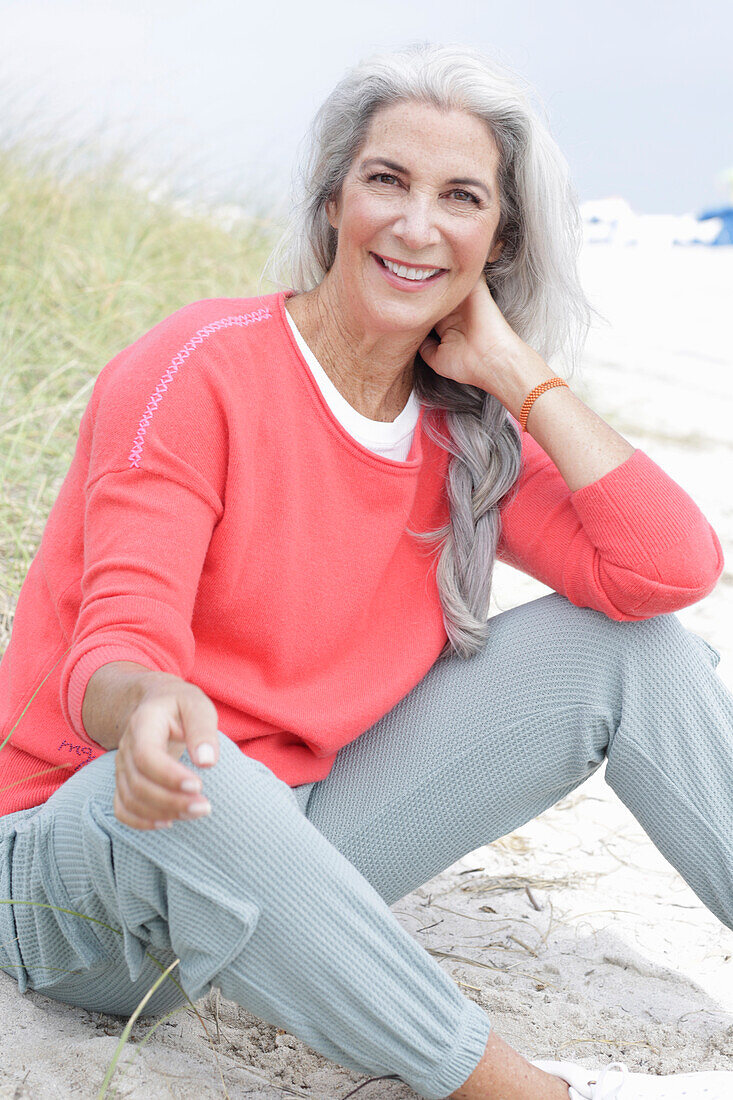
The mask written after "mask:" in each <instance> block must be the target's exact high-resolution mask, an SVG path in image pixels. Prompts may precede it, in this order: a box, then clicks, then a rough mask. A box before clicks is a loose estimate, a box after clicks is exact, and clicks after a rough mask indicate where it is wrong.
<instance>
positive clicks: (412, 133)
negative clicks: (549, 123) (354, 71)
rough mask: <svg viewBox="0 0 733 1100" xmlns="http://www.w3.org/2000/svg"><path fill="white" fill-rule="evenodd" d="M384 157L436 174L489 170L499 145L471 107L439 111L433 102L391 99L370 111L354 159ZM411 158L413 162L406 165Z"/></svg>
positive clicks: (496, 158)
mask: <svg viewBox="0 0 733 1100" xmlns="http://www.w3.org/2000/svg"><path fill="white" fill-rule="evenodd" d="M367 156H369V157H373V156H377V157H378V156H384V157H387V158H388V159H390V160H395V161H399V163H400V164H404V165H405V167H406V168H409V169H411V170H413V169H414V170H415V171H417V170H418V168H419V169H424V168H427V169H433V170H435V171H436V173H437V174H440V175H443V174H446V173H447V174H448V175H457V174H459V171H460V172H462V173H464V174H468V172H469V169H470V170H472V171H475V170H478V169H481V170H483V171H484V172H490V173H493V172H495V171H496V169H497V167H498V164H499V148H498V146H497V144H496V142H495V140H494V137H493V135H492V133H491V129H490V127H489V125H488V123H487V122H485V121H484V120H483V119H482V118H478V117H477V116H476V115H473V114H471V113H470V112H469V111H464V110H459V109H451V110H449V111H445V110H442V109H440V108H438V107H435V106H433V104H432V103H417V102H413V101H407V102H401V103H392V104H390V105H389V106H387V107H382V108H380V109H379V110H378V111H377V112H376V113H375V114H374V115H372V118H371V121H370V123H369V128H368V130H367V135H366V139H365V141H364V143H363V144H362V147H361V149H360V150H359V154H358V156H357V158H356V160H357V162H358V161H361V160H363V159H364V157H367ZM410 158H414V159H415V160H416V162H417V163H416V164H415V165H414V166H413V165H412V164H407V163H406V160H408V159H410Z"/></svg>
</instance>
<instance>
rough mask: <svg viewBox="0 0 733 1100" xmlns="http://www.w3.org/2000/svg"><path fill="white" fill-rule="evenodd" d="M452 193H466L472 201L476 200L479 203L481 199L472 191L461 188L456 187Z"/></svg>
mask: <svg viewBox="0 0 733 1100" xmlns="http://www.w3.org/2000/svg"><path fill="white" fill-rule="evenodd" d="M451 194H452V195H466V196H467V197H468V199H469V200H470V201H471V202H475V203H476V204H477V205H478V202H479V200H478V198H477V197H476V195H474V194H473V192H472V191H461V190H460V189H456V190H455V191H451Z"/></svg>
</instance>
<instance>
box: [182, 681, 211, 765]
mask: <svg viewBox="0 0 733 1100" xmlns="http://www.w3.org/2000/svg"><path fill="white" fill-rule="evenodd" d="M178 714H179V718H180V721H181V726H182V727H183V731H184V733H185V735H186V747H187V749H188V754H189V756H190V757H191V760H192V761H193V763H194V764H196V766H197V767H200V768H204V767H213V765H214V764H216V762H217V760H218V759H219V728H218V726H219V719H218V715H217V713H216V707H215V706H214V704H213V703H212V702H211V699H209V697H208V696H207V695H205V694H204V693H203V692H202V691H195V692H187V693H185V694H181V695H180V696H179V697H178Z"/></svg>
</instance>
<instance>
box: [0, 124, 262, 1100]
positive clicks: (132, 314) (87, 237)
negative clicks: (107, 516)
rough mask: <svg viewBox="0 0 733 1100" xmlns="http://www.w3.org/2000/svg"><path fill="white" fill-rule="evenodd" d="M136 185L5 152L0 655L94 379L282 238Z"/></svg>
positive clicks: (69, 156)
mask: <svg viewBox="0 0 733 1100" xmlns="http://www.w3.org/2000/svg"><path fill="white" fill-rule="evenodd" d="M82 162H86V167H84V168H80V167H79V165H80V164H81V163H82ZM133 173H134V166H133V165H132V164H131V163H130V162H129V160H127V159H125V156H124V155H121V154H118V155H115V156H113V157H111V158H107V159H103V158H101V156H100V155H99V154H98V153H97V152H96V151H95V149H94V148H93V147H86V148H84V147H76V148H71V147H68V146H66V147H64V146H59V145H56V146H55V147H54V146H51V145H49V146H46V147H44V148H43V149H38V148H29V142H28V141H27V140H23V139H22V138H20V139H13V140H10V141H9V140H7V139H6V140H4V141H3V142H2V147H0V231H1V234H2V238H1V239H2V252H1V254H0V349H1V351H0V653H2V652H3V651H4V649H5V647H6V645H7V642H8V640H9V637H10V629H11V625H12V617H13V611H14V608H15V605H16V602H17V598H18V593H19V591H20V587H21V585H22V582H23V579H24V578H25V575H26V573H27V571H28V567H29V565H30V562H31V560H32V558H33V555H34V554H35V552H36V550H37V548H38V544H39V542H40V538H41V535H42V533H43V527H44V524H45V522H46V518H47V516H48V513H49V511H50V508H51V505H52V504H53V501H54V499H55V497H56V495H57V493H58V490H59V488H60V485H61V482H62V480H63V478H64V476H65V474H66V471H67V469H68V467H69V463H70V461H71V457H72V454H73V451H74V446H75V442H76V437H77V432H78V428H79V421H80V419H81V415H82V413H83V411H84V408H85V406H86V403H87V401H88V399H89V396H90V393H91V389H92V386H93V383H94V380H95V378H96V376H97V374H98V373H99V371H100V370H101V369H102V367H103V366H104V365H105V363H107V362H108V361H109V360H110V359H111V358H112V357H113V356H114V355H116V354H117V352H118V351H120V350H121V349H122V348H123V347H125V346H126V345H127V344H130V343H131V342H132V341H133V340H135V339H137V337H138V336H140V335H142V334H143V333H144V332H146V331H147V330H148V329H150V328H151V327H152V326H153V325H154V324H156V323H157V322H158V321H160V320H162V319H163V318H164V317H166V316H167V315H168V314H170V313H173V312H174V311H175V310H177V309H179V308H180V307H181V306H183V305H186V304H187V303H188V302H191V301H195V300H197V299H199V298H211V297H219V296H224V297H238V296H247V295H250V294H256V293H258V291H257V283H258V279H259V275H260V272H261V270H262V267H263V264H264V261H265V259H266V257H267V255H268V253H269V252H270V250H271V248H272V246H273V244H274V241H275V237H276V233H277V231H278V229H279V226H278V225H277V224H276V223H275V222H274V220H270V219H268V218H263V217H260V216H258V215H254V214H253V215H247V216H245V217H244V218H242V219H240V220H237V221H236V222H234V224H232V225H231V227H230V228H225V227H224V225H223V224H222V219H221V218H220V217H218V216H217V214H216V212H215V211H213V210H212V211H208V210H206V209H205V208H201V204H199V205H198V207H197V206H196V205H195V204H192V203H191V202H190V201H188V202H187V201H186V200H182V199H181V198H180V197H179V198H178V199H176V198H175V197H174V196H172V195H171V194H168V197H166V198H163V199H159V198H155V197H153V195H154V194H155V191H154V190H153V192H152V194H151V190H152V189H151V188H150V187H148V188H147V190H143V189H142V188H141V187H139V186H136V185H135V183H134V182H133V179H134V176H133ZM160 190H161V189H160V187H158V188H157V191H158V193H160ZM29 702H30V700H29ZM21 717H22V715H21ZM11 734H12V731H11V733H10V734H9V735H8V737H6V738H5V740H4V741H3V742H2V743H0V751H1V750H2V747H3V745H4V744H5V743H6V742H7V740H8V739H9V737H10V736H11ZM12 900H13V902H15V903H20V904H24V902H23V900H22V899H12ZM76 915H77V916H79V917H80V919H91V918H86V917H84V916H83V914H81V913H79V914H76ZM114 931H117V932H119V930H118V929H114ZM120 934H121V933H120ZM176 961H177V960H176ZM161 969H163V968H162V967H161ZM169 969H171V968H169ZM163 980H174V978H173V975H170V977H169V976H168V973H167V972H166V973H165V974H161V976H160V978H159V979H158V980H157V982H156V983H155V984H156V985H157V984H159V982H160V981H163ZM154 988H155V986H153V987H151V990H149V991H148V995H146V998H145V999H144V1000H146V999H147V996H149V995H150V994H151V993H152V991H153V989H154ZM190 1004H191V1002H190V1001H189V1005H190ZM143 1007H144V1001H143V1002H141V1004H140V1005H139V1006H138V1008H137V1009H136V1010H135V1012H134V1013H133V1015H132V1017H131V1018H130V1020H129V1021H128V1025H127V1027H126V1028H125V1029H124V1031H123V1033H122V1036H121V1038H120V1043H119V1045H118V1048H117V1050H116V1051H115V1054H114V1057H113V1058H112V1061H111V1062H110V1065H109V1069H108V1072H107V1075H106V1077H105V1079H104V1081H102V1082H100V1089H99V1094H98V1095H99V1097H100V1098H101V1097H103V1096H105V1095H107V1091H108V1089H109V1086H110V1080H111V1078H112V1075H113V1073H114V1072H115V1069H116V1068H117V1069H119V1068H120V1067H118V1062H119V1058H120V1055H121V1053H122V1048H123V1047H124V1045H125V1042H126V1040H127V1038H128V1036H129V1033H130V1030H131V1028H132V1025H133V1024H134V1022H135V1019H136V1018H137V1016H138V1014H139V1013H140V1012H141V1011H142V1010H143ZM192 1007H193V1011H194V1012H195V1013H196V1015H197V1016H198V1018H199V1020H200V1022H201V1024H202V1027H203V1029H204V1032H205V1033H206V1036H207V1038H208V1039H209V1042H211V1039H210V1036H209V1035H208V1031H207V1029H206V1026H205V1024H204V1022H203V1020H202V1018H201V1016H200V1014H199V1013H198V1011H197V1010H196V1009H195V1006H192ZM155 1026H157V1025H155ZM151 1030H154V1029H151ZM212 1049H213V1047H212ZM214 1053H215V1054H216V1052H215V1051H214ZM220 1076H221V1074H220ZM222 1088H223V1095H226V1089H225V1088H224V1087H223V1078H222Z"/></svg>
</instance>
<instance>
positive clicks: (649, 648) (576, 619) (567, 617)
mask: <svg viewBox="0 0 733 1100" xmlns="http://www.w3.org/2000/svg"><path fill="white" fill-rule="evenodd" d="M543 599H544V600H547V611H548V613H549V615H550V616H551V618H552V622H553V623H554V629H555V630H556V631H557V632H558V634H561V635H562V637H563V640H564V644H569V645H572V644H576V645H577V646H579V647H580V648H581V649H582V650H583V651H584V652H591V653H593V652H595V653H596V654H597V656H598V660H599V661H603V662H604V663H605V661H607V660H608V659H609V658H611V657H612V656H613V655H614V654H615V655H618V656H619V657H622V658H623V659H624V660H629V659H634V658H640V659H642V660H643V661H645V662H647V663H648V662H652V661H654V660H655V659H657V658H659V659H661V660H664V659H665V658H670V657H673V658H674V659H675V660H679V658H680V655H685V654H694V655H695V656H698V655H700V654H702V655H704V656H705V657H706V658H707V659H708V660H711V659H712V660H713V661H714V663H715V665H717V663H718V662H719V661H720V654H719V653H718V652H717V650H715V649H713V647H712V646H711V645H710V644H709V643H708V642H706V641H705V640H704V639H703V638H700V637H699V636H698V635H697V634H694V633H693V632H692V631H690V630H688V629H687V628H686V627H685V626H684V625H683V624H682V621H681V620H680V618H679V616H678V615H676V614H674V613H669V614H665V615H654V616H652V617H651V618H649V619H637V620H633V621H629V620H618V619H611V618H610V617H609V616H608V615H606V614H605V613H604V612H602V611H597V610H596V609H595V608H590V607H577V606H576V605H575V604H573V603H571V602H570V601H569V600H568V599H567V598H566V597H565V596H561V595H560V594H559V593H557V592H552V593H550V595H548V596H546V597H543ZM540 602H541V601H540Z"/></svg>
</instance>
